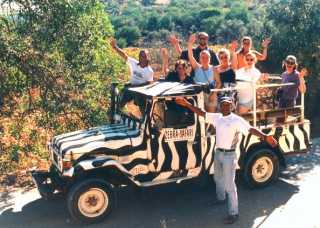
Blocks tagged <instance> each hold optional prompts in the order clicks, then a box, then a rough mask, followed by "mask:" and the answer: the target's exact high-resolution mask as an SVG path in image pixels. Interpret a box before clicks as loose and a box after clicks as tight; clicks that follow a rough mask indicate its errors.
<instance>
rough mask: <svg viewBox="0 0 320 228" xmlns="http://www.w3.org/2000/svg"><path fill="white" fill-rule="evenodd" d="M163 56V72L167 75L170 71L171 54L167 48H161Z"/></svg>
mask: <svg viewBox="0 0 320 228" xmlns="http://www.w3.org/2000/svg"><path fill="white" fill-rule="evenodd" d="M160 53H161V57H162V74H163V75H164V76H166V75H167V74H168V72H169V55H168V50H167V49H166V48H161V49H160Z"/></svg>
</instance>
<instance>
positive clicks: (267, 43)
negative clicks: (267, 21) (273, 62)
mask: <svg viewBox="0 0 320 228" xmlns="http://www.w3.org/2000/svg"><path fill="white" fill-rule="evenodd" d="M270 43H271V39H270V38H267V39H264V40H263V41H262V43H261V45H262V47H263V48H268V46H269V44H270Z"/></svg>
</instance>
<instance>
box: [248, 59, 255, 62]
mask: <svg viewBox="0 0 320 228" xmlns="http://www.w3.org/2000/svg"><path fill="white" fill-rule="evenodd" d="M246 61H247V62H253V61H254V59H246Z"/></svg>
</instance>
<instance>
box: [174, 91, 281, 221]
mask: <svg viewBox="0 0 320 228" xmlns="http://www.w3.org/2000/svg"><path fill="white" fill-rule="evenodd" d="M176 103H177V104H179V105H181V106H183V107H186V108H188V109H190V110H191V111H193V112H195V113H196V114H198V115H199V116H202V117H204V118H205V121H206V122H207V123H210V124H212V125H213V126H214V127H215V128H216V149H215V157H214V180H215V183H216V194H217V201H216V202H215V204H220V203H224V202H225V201H226V194H227V195H228V197H227V198H228V216H227V217H226V218H225V219H224V223H225V224H232V223H234V222H236V221H237V219H238V217H239V211H238V194H237V187H236V184H235V173H236V166H237V155H236V152H235V149H236V148H235V147H236V145H237V142H238V136H239V133H242V134H248V133H251V134H252V135H255V136H257V137H259V138H261V139H262V140H264V141H266V142H267V143H268V144H269V145H270V146H271V147H275V146H277V144H278V143H277V141H276V140H275V139H274V138H273V136H271V135H270V136H267V135H266V134H264V133H263V132H261V131H260V130H258V129H256V128H253V127H252V126H251V125H250V124H249V123H248V122H247V121H245V120H244V119H243V118H242V117H240V116H238V115H236V114H234V113H232V112H231V110H232V99H231V98H230V97H223V98H221V103H220V106H221V109H220V110H221V113H209V112H204V111H202V110H201V109H199V108H197V107H195V106H193V105H191V104H190V103H189V102H188V101H187V100H185V99H184V98H176Z"/></svg>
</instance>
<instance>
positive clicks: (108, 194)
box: [68, 179, 115, 223]
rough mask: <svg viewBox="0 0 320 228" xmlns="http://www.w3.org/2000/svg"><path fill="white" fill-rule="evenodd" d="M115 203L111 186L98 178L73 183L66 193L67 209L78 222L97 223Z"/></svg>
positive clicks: (109, 211) (108, 212)
mask: <svg viewBox="0 0 320 228" xmlns="http://www.w3.org/2000/svg"><path fill="white" fill-rule="evenodd" d="M114 204H115V195H114V191H113V188H112V186H111V185H110V184H109V183H107V182H105V181H103V180H100V179H89V180H85V181H82V182H80V183H78V184H76V185H74V186H73V187H72V188H71V190H70V192H69V194H68V210H69V212H70V214H71V216H72V217H73V218H74V219H75V220H77V221H80V222H84V223H97V222H100V221H102V220H103V219H105V218H106V217H107V216H108V215H109V214H110V213H111V211H112V209H113V207H114Z"/></svg>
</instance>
